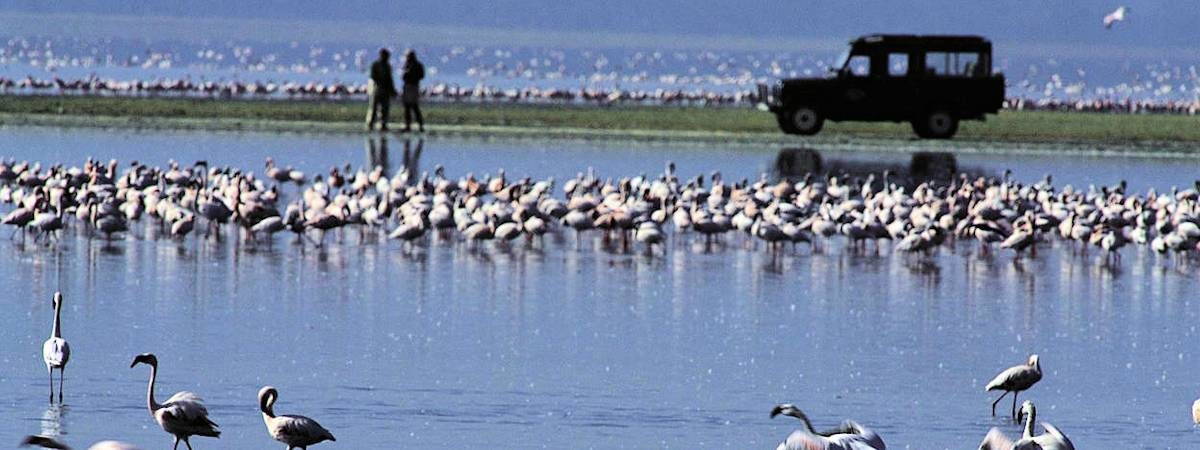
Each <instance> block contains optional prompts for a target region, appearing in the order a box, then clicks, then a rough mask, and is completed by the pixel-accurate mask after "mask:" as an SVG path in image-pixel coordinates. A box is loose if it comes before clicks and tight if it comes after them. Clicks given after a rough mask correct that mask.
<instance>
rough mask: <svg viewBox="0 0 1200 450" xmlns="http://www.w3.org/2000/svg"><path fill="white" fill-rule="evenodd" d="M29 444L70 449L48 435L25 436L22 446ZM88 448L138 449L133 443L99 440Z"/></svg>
mask: <svg viewBox="0 0 1200 450" xmlns="http://www.w3.org/2000/svg"><path fill="white" fill-rule="evenodd" d="M31 445H36V446H38V447H41V448H53V449H58V450H71V446H69V445H67V444H64V443H62V442H59V441H58V440H56V439H54V438H52V437H49V436H25V439H23V440H21V446H22V447H28V446H31ZM88 450H138V448H137V447H136V446H134V445H133V444H128V443H125V442H119V441H101V442H97V443H95V444H92V446H91V447H88Z"/></svg>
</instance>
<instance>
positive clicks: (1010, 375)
mask: <svg viewBox="0 0 1200 450" xmlns="http://www.w3.org/2000/svg"><path fill="white" fill-rule="evenodd" d="M1041 379H1042V365H1041V364H1040V363H1039V362H1038V355H1029V361H1027V362H1026V363H1025V364H1021V365H1019V366H1013V367H1009V368H1007V369H1004V371H1003V372H1000V374H999V375H996V378H992V381H991V382H989V383H988V384H987V387H986V388H985V392H990V391H1004V395H1001V396H1000V398H998V399H996V401H994V402H992V416H995V415H996V404H997V403H1000V400H1003V399H1004V396H1005V395H1008V393H1009V392H1011V393H1012V394H1013V406H1012V417H1013V419H1016V418H1017V394H1020V393H1021V391H1024V390H1028V389H1029V388H1031V387H1033V385H1034V384H1037V382H1038V381H1040V380H1041Z"/></svg>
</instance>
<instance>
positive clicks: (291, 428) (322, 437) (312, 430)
mask: <svg viewBox="0 0 1200 450" xmlns="http://www.w3.org/2000/svg"><path fill="white" fill-rule="evenodd" d="M278 399H279V391H278V390H276V389H275V388H274V387H271V386H263V388H262V389H261V390H259V391H258V407H259V409H261V410H262V415H263V422H266V424H267V433H270V434H271V437H272V438H274V439H275V440H277V441H279V442H282V443H284V444H287V446H288V447H287V448H288V450H292V449H293V448H300V449H301V450H307V449H308V446H310V445H315V444H318V443H321V442H323V441H327V440H328V441H336V440H337V439H336V438H334V437H333V433H330V432H329V430H326V429H325V427H322V426H321V424H319V423H317V421H315V420H312V419H309V418H307V417H304V416H292V415H279V416H276V415H275V401H276V400H278Z"/></svg>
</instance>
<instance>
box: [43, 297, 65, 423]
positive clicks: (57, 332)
mask: <svg viewBox="0 0 1200 450" xmlns="http://www.w3.org/2000/svg"><path fill="white" fill-rule="evenodd" d="M62 299H63V297H62V293H61V292H55V293H54V328H53V329H51V330H50V339H46V343H44V344H42V361H45V362H46V371H47V372H49V373H50V401H51V402H53V401H54V369H58V401H60V402H61V401H62V398H63V394H62V391H63V388H62V385H63V376H64V375H63V374H64V373H66V370H67V361H70V360H71V345H70V344H67V340H66V339H63V337H62V326H61V325H62Z"/></svg>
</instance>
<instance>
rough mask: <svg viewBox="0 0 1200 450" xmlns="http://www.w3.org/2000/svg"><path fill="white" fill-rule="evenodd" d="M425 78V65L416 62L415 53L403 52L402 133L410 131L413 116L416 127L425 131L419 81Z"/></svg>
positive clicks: (410, 50)
mask: <svg viewBox="0 0 1200 450" xmlns="http://www.w3.org/2000/svg"><path fill="white" fill-rule="evenodd" d="M424 78H425V65H424V64H421V61H419V60H417V52H414V51H412V49H409V50H408V51H406V52H404V72H403V75H401V79H403V80H404V93H403V94H402V95H401V97H400V101H401V102H402V103H404V131H405V132H408V131H412V119H413V117H412V116H413V115H414V114H415V115H416V116H417V125H418V126H419V127H420V129H421V131H422V132H424V131H425V118H424V117H422V116H421V105H420V104H418V102H419V101H420V100H421V80H422V79H424Z"/></svg>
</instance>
